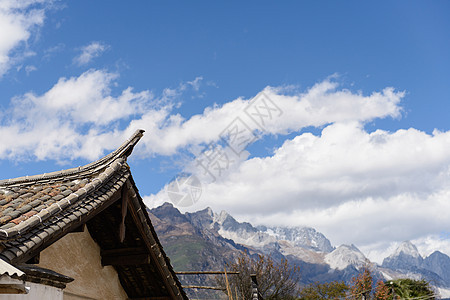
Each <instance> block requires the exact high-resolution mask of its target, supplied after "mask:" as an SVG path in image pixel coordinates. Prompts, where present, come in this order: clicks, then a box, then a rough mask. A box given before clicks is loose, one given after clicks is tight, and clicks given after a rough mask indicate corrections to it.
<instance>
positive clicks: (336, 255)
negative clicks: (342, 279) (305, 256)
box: [325, 244, 369, 270]
mask: <svg viewBox="0 0 450 300" xmlns="http://www.w3.org/2000/svg"><path fill="white" fill-rule="evenodd" d="M325 262H326V263H327V264H329V265H330V267H331V268H332V269H337V270H344V269H345V268H347V267H348V266H354V267H356V268H357V269H360V268H362V267H364V266H365V265H366V264H367V263H368V262H369V260H368V259H367V258H366V257H365V256H364V254H363V253H362V252H361V251H360V250H359V249H358V248H356V246H355V245H353V244H352V245H350V246H349V245H341V246H339V247H337V248H336V249H335V250H334V251H333V252H331V253H328V254H327V255H325Z"/></svg>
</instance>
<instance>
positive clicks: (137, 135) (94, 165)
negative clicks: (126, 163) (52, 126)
mask: <svg viewBox="0 0 450 300" xmlns="http://www.w3.org/2000/svg"><path fill="white" fill-rule="evenodd" d="M144 132H145V130H143V129H138V130H136V131H135V132H134V133H133V135H132V136H131V137H130V138H129V139H127V140H126V141H125V142H123V143H122V145H120V147H119V148H117V149H116V150H114V151H113V152H111V153H109V154H108V155H106V156H104V157H102V158H100V159H98V160H96V161H94V162H91V163H89V164H87V165H84V166H79V167H77V168H71V169H66V170H61V171H55V172H51V173H44V174H39V175H33V176H23V177H17V178H12V179H3V180H0V187H2V186H11V185H15V184H23V183H28V182H36V181H41V180H49V179H56V178H60V177H73V176H76V175H79V174H82V173H83V174H84V173H94V172H96V171H98V170H99V169H102V168H104V167H105V166H106V165H108V164H110V163H112V162H113V161H115V160H116V159H117V158H120V157H123V158H124V159H125V160H126V158H127V157H128V156H129V155H130V154H131V152H132V151H133V148H134V146H135V145H136V144H137V143H138V142H139V140H140V139H141V137H142V136H143V135H144Z"/></svg>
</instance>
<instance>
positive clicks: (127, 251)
mask: <svg viewBox="0 0 450 300" xmlns="http://www.w3.org/2000/svg"><path fill="white" fill-rule="evenodd" d="M147 253H148V251H147V249H145V248H141V247H128V248H116V249H108V250H101V251H100V255H101V256H104V255H106V256H118V255H119V256H120V255H134V254H147Z"/></svg>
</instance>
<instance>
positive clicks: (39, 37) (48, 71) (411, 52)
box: [0, 0, 450, 259]
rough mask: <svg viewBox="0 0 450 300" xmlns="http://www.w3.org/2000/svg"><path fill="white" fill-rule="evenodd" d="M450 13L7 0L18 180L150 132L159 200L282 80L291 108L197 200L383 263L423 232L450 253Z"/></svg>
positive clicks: (9, 167) (144, 189) (142, 183)
mask: <svg viewBox="0 0 450 300" xmlns="http://www.w3.org/2000/svg"><path fill="white" fill-rule="evenodd" d="M449 11H450V4H449V2H447V1H426V2H425V1H395V2H391V1H377V2H371V3H370V2H360V1H346V2H332V1H285V2H283V3H278V2H274V1H247V2H241V1H239V2H238V1H227V2H210V1H196V2H186V1H164V2H162V1H161V2H153V1H135V2H131V3H128V2H127V3H124V2H122V1H96V2H94V3H92V2H90V1H89V2H88V1H45V0H40V1H38V0H36V1H33V0H30V1H28V2H23V3H21V4H17V3H15V2H14V1H8V0H1V1H0V28H1V29H0V76H1V77H0V90H1V91H2V97H1V108H2V112H1V113H0V134H1V136H2V144H1V145H0V176H1V178H12V177H18V176H23V175H31V174H36V173H44V172H48V171H52V170H58V169H62V168H69V167H72V166H77V165H81V164H86V163H89V162H90V161H92V160H94V159H97V158H98V157H100V156H101V155H104V154H106V153H108V152H109V151H112V150H113V149H115V147H117V146H118V145H120V144H121V142H122V141H123V140H125V139H126V138H127V137H128V136H129V135H130V134H131V133H132V132H133V131H134V130H135V129H137V127H142V128H143V129H145V130H146V131H147V132H146V135H145V137H144V139H143V141H142V142H141V143H140V145H139V147H138V148H137V149H136V152H135V154H134V155H133V157H131V158H130V161H129V163H130V165H131V167H132V171H133V176H134V178H135V180H136V182H137V184H138V186H139V189H140V192H141V194H142V196H144V197H145V199H146V201H147V204H148V205H149V206H154V205H157V204H159V203H162V202H163V201H164V200H168V199H167V194H166V192H165V186H166V184H168V183H169V182H170V180H171V179H172V178H173V177H174V176H176V175H177V174H178V173H179V172H183V171H189V172H193V173H195V170H193V167H192V161H193V160H194V159H195V158H196V157H198V155H199V154H200V153H201V151H202V149H204V147H205V145H208V144H210V143H215V142H219V141H220V132H222V131H223V130H224V129H225V128H227V126H228V124H230V122H232V120H233V119H234V118H235V117H237V116H241V118H245V116H246V115H245V114H243V111H244V109H245V107H246V105H248V104H249V103H250V101H251V100H252V99H256V98H254V97H255V96H257V95H259V93H260V92H262V91H264V93H265V94H266V95H268V97H269V98H270V99H271V101H272V102H273V103H276V104H277V105H278V106H279V108H280V110H281V111H282V114H281V115H280V116H279V117H278V118H277V119H273V120H272V121H273V124H270V126H268V127H267V128H265V129H264V130H261V129H259V130H258V133H259V134H261V138H260V139H259V140H258V141H256V142H254V143H252V144H249V145H248V146H247V147H246V148H245V151H244V152H243V155H242V156H240V157H236V159H235V163H234V164H233V167H232V168H231V169H230V171H229V172H228V173H227V174H225V175H223V176H221V178H220V179H219V180H217V181H215V182H211V181H208V179H206V178H203V177H202V174H197V175H198V177H199V178H200V180H201V181H202V183H203V194H202V197H201V199H200V200H199V201H198V202H197V203H196V204H195V205H193V206H191V207H188V208H183V209H184V210H186V209H187V210H189V209H191V210H194V209H200V208H204V207H206V206H211V207H213V209H214V210H219V211H220V210H221V209H226V210H227V211H229V212H230V213H232V214H233V215H235V216H237V217H238V218H239V219H241V220H247V221H252V222H254V223H266V224H274V225H307V226H312V227H315V228H317V229H318V230H321V231H322V232H324V233H325V234H326V235H327V236H329V238H330V239H331V241H332V242H333V243H334V244H339V243H355V244H357V245H358V246H359V247H361V248H362V249H363V250H365V251H366V252H370V253H372V254H371V255H372V258H373V259H377V258H378V257H379V256H380V255H381V254H382V253H383V251H384V250H386V249H388V248H389V247H393V245H395V243H396V242H399V241H402V240H406V239H411V240H414V241H415V242H416V243H417V244H419V245H420V247H419V248H420V249H422V250H423V251H424V252H429V251H431V250H434V249H441V250H442V251H446V252H447V253H449V254H450V241H449V240H448V234H447V233H448V231H449V230H450V229H449V226H450V223H449V221H448V220H447V221H444V219H445V218H444V216H442V215H440V214H441V212H442V211H444V210H446V209H447V208H448V204H446V202H445V200H446V199H447V196H448V195H450V187H449V184H448V179H450V178H449V177H450V175H449V171H448V170H450V156H449V155H448V154H447V151H446V146H448V145H449V144H450V138H449V137H448V136H450V132H449V129H450V128H449V127H450V126H449V125H450V123H449V122H448V117H447V114H448V113H449V111H450V104H449V103H450V101H449V100H450V99H449V98H450V55H448V53H450V34H449V33H450V32H449V31H450V19H449V18H448V12H449ZM305 107H306V108H305ZM243 120H244V121H245V122H250V123H251V121H250V120H249V119H248V120H245V119H243ZM252 124H253V123H252ZM253 125H255V124H253ZM253 125H252V126H253ZM250 127H251V126H250ZM251 129H255V128H253V127H252V128H251ZM380 145H384V146H380ZM222 146H224V145H223V144H222ZM225 150H227V149H225ZM228 150H229V149H228ZM194 169H195V168H194ZM274 170H277V171H278V172H281V173H277V172H274ZM298 170H301V172H300V171H298ZM203 175H204V174H203ZM287 184H288V185H287ZM262 187H263V188H262ZM302 187H308V188H302ZM261 193H262V194H261ZM274 203H277V204H282V205H277V207H274ZM255 206H256V207H257V209H253V207H255ZM355 206H356V207H359V209H360V211H358V214H357V216H354V215H352V214H354V213H356V212H355V211H352V209H351V208H353V207H355ZM251 211H252V212H251ZM386 211H388V212H389V213H386ZM405 211H407V212H408V213H405ZM380 215H383V217H380ZM384 215H386V216H384ZM367 220H370V221H367ZM399 220H400V221H399ZM417 220H420V222H425V223H426V224H430V225H429V226H421V227H420V228H419V227H418V226H417V225H415V224H417ZM361 223H364V224H366V225H364V226H360V224H361ZM355 226H358V227H361V230H360V232H359V231H357V232H353V231H354V230H352V228H354V227H355ZM337 227H340V228H343V229H342V230H336V228H337ZM424 227H426V228H424ZM349 232H352V233H351V234H350V233H349ZM367 236H370V237H371V238H370V239H369V238H367ZM369 256H370V255H369Z"/></svg>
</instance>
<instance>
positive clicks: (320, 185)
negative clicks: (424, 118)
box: [146, 121, 450, 262]
mask: <svg viewBox="0 0 450 300" xmlns="http://www.w3.org/2000/svg"><path fill="white" fill-rule="evenodd" d="M449 148H450V132H439V131H435V132H433V134H427V133H425V132H422V131H419V130H417V129H413V128H410V129H407V130H403V129H402V130H397V131H395V132H387V131H383V130H377V131H375V132H371V133H369V132H367V131H366V130H365V129H364V126H363V125H362V124H361V122H357V121H353V122H336V123H332V124H330V125H328V126H326V127H324V128H323V130H322V131H321V134H320V135H313V134H311V133H303V134H300V135H297V136H296V137H294V138H292V139H289V140H286V141H285V142H284V144H283V145H282V146H281V147H279V148H278V149H276V150H275V151H274V154H273V155H271V156H267V157H255V158H252V159H248V160H246V161H244V162H243V163H241V164H240V166H239V167H238V168H236V169H235V170H233V171H231V172H230V173H228V174H227V176H225V177H224V178H221V180H218V181H216V182H213V183H209V184H208V183H205V181H203V192H202V200H200V201H199V202H197V203H196V204H194V205H193V206H192V207H189V208H188V210H197V209H200V208H202V207H204V206H206V205H208V206H211V207H213V209H215V210H221V209H225V210H227V211H228V212H230V213H231V214H232V215H234V216H236V217H237V218H238V219H240V220H246V221H251V222H252V223H254V224H266V225H285V226H294V225H298V226H312V227H314V228H316V229H318V230H319V231H321V232H323V233H324V234H325V235H326V236H328V237H331V239H332V242H333V243H334V244H336V245H338V244H341V243H347V244H350V243H355V244H357V245H358V246H361V248H362V249H363V250H364V251H365V252H366V253H368V254H369V257H370V258H372V259H374V260H375V261H378V262H381V261H380V260H381V259H382V258H383V257H384V256H385V255H387V254H388V253H387V252H386V249H389V247H390V246H391V245H392V244H393V243H395V242H396V241H403V240H414V241H416V240H417V241H418V243H419V242H420V241H422V240H426V241H427V243H425V242H421V243H419V246H420V247H419V249H422V250H423V253H424V255H427V254H429V252H430V251H432V250H436V249H440V248H439V245H442V243H443V242H440V243H439V242H438V241H437V240H436V239H433V238H431V237H432V236H434V235H436V234H438V233H440V232H441V231H442V228H449V226H450V221H449V220H448V218H447V216H446V212H447V211H449V209H450V204H449V202H448V198H449V197H450V156H449V155H448V152H447V149H449ZM200 171H201V170H199V172H200ZM146 201H147V202H146V203H148V204H149V205H150V206H155V205H159V204H161V203H162V202H164V201H170V199H169V198H168V196H167V194H166V192H165V190H162V191H160V192H159V193H158V194H156V195H151V196H150V197H148V198H147V199H146ZM374 241H376V243H374ZM447 242H448V239H446V241H445V243H447ZM446 249H448V248H446ZM448 254H450V253H448ZM383 255H384V256H383Z"/></svg>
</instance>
